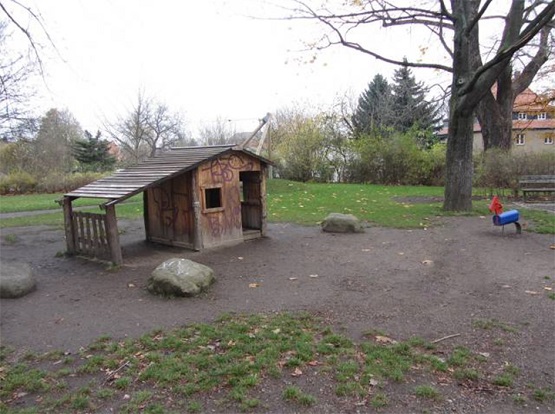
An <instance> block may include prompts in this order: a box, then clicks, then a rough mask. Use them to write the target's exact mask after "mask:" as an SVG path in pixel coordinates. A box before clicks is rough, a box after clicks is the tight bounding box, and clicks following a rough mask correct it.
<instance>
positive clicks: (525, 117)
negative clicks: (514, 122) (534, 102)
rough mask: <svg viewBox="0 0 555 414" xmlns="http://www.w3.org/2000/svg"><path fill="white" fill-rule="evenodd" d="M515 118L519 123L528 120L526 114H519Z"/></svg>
mask: <svg viewBox="0 0 555 414" xmlns="http://www.w3.org/2000/svg"><path fill="white" fill-rule="evenodd" d="M517 118H518V120H519V121H523V120H525V119H528V115H527V114H526V112H519V113H518V115H517Z"/></svg>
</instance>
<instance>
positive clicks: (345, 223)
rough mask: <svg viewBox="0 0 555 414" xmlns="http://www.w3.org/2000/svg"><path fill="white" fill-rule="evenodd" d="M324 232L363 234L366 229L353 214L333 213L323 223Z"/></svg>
mask: <svg viewBox="0 0 555 414" xmlns="http://www.w3.org/2000/svg"><path fill="white" fill-rule="evenodd" d="M322 230H324V231H326V232H329V233H363V232H364V227H362V223H361V222H360V220H359V219H358V218H356V217H355V216H353V215H352V214H341V213H331V214H330V215H328V216H327V217H326V218H325V219H324V221H323V222H322Z"/></svg>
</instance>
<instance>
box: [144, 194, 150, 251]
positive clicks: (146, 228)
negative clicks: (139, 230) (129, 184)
mask: <svg viewBox="0 0 555 414" xmlns="http://www.w3.org/2000/svg"><path fill="white" fill-rule="evenodd" d="M143 219H144V222H145V238H146V240H147V241H150V223H149V220H150V218H149V216H148V189H146V190H145V191H143Z"/></svg>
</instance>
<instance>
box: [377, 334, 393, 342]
mask: <svg viewBox="0 0 555 414" xmlns="http://www.w3.org/2000/svg"><path fill="white" fill-rule="evenodd" d="M374 338H375V339H376V342H380V343H382V344H396V343H397V341H396V340H395V339H391V338H390V337H388V336H383V335H376V336H375V337H374Z"/></svg>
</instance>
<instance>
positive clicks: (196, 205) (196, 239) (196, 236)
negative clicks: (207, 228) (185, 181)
mask: <svg viewBox="0 0 555 414" xmlns="http://www.w3.org/2000/svg"><path fill="white" fill-rule="evenodd" d="M191 176H192V179H191V188H190V189H189V191H191V195H192V200H193V213H194V220H193V249H194V250H196V251H199V250H201V249H202V231H201V229H200V201H199V197H198V192H197V190H198V188H197V184H198V169H197V170H194V171H193V172H192V174H191Z"/></svg>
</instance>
